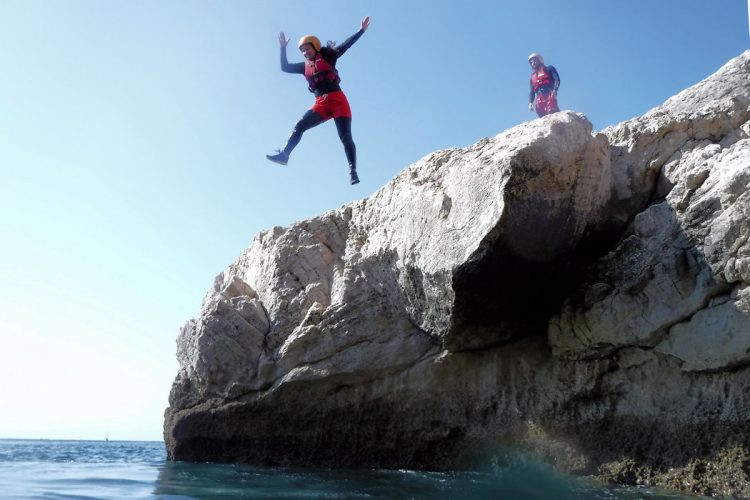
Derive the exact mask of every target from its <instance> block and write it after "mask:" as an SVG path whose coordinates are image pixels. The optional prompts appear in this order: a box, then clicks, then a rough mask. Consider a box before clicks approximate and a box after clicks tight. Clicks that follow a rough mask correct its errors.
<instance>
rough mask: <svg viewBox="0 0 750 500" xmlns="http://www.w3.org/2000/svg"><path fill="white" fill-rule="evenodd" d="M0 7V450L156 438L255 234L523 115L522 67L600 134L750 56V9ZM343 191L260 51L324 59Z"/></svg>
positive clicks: (64, 0) (326, 153) (617, 5)
mask: <svg viewBox="0 0 750 500" xmlns="http://www.w3.org/2000/svg"><path fill="white" fill-rule="evenodd" d="M531 5H532V2H527V1H521V0H518V1H492V2H491V1H487V0H485V1H478V0H464V1H462V2H455V1H440V0H438V1H431V2H429V3H427V2H417V1H407V0H400V1H394V0H377V1H366V0H363V1H352V0H329V1H327V2H325V3H324V4H323V3H318V4H315V3H311V2H309V1H306V2H303V1H296V0H295V1H250V0H247V1H228V0H216V1H210V2H209V1H200V2H199V1H183V0H179V1H178V0H174V1H168V0H149V1H146V0H128V1H116V0H102V1H99V0H86V1H84V0H46V1H35V0H4V1H3V2H0V20H2V25H3V26H2V29H0V64H1V65H2V66H1V67H2V68H3V71H2V73H3V76H2V78H0V173H2V177H1V178H0V234H2V244H1V245H0V262H1V263H2V264H1V265H0V345H2V351H1V352H2V362H0V405H2V406H1V407H2V411H0V438H2V437H6V438H8V437H14V438H15V437H18V438H21V437H22V438H59V439H75V438H81V439H101V438H103V437H104V436H105V434H106V433H108V434H109V436H110V438H111V439H160V438H161V425H162V414H163V410H164V408H165V407H166V405H167V396H168V393H169V388H170V384H171V381H172V379H173V377H174V375H175V374H176V372H177V362H176V360H175V339H176V336H177V334H178V331H179V328H180V326H181V325H182V324H183V323H184V321H185V320H187V319H188V318H189V317H192V316H194V315H196V314H197V313H198V311H199V307H200V302H201V299H202V297H203V295H204V294H205V292H206V291H207V290H208V288H209V287H210V286H211V284H212V280H213V278H214V276H215V275H216V274H218V273H219V272H220V271H222V270H223V269H224V267H225V266H226V265H228V264H229V263H230V262H231V261H232V260H234V258H235V257H236V256H237V255H239V253H240V252H241V251H242V250H243V249H244V248H245V247H246V246H247V245H248V244H249V243H250V241H251V240H252V238H253V236H254V235H255V234H256V233H258V232H259V231H261V230H263V229H266V228H270V227H273V226H276V225H282V226H283V225H287V224H289V223H291V222H293V221H295V220H301V219H305V218H308V217H311V216H314V215H316V214H318V213H320V212H323V211H325V210H329V209H332V208H336V207H339V206H341V205H342V204H345V203H348V202H350V201H353V200H356V199H361V198H364V197H367V196H369V195H370V194H372V193H373V192H374V191H376V190H377V189H378V188H379V187H380V186H382V185H383V184H385V183H386V182H388V181H389V180H390V179H391V178H392V177H393V176H394V175H395V174H396V173H397V172H399V171H400V170H402V169H403V168H404V167H406V166H408V165H409V164H410V163H412V162H414V161H416V160H418V159H419V158H421V157H422V156H424V155H426V154H428V153H430V152H432V151H434V150H438V149H443V148H448V147H461V146H466V145H468V144H471V143H474V142H476V141H477V140H479V139H480V138H482V137H485V136H494V135H496V134H498V133H500V132H502V131H503V130H505V129H507V128H509V127H512V126H514V125H517V124H519V123H521V122H523V121H526V120H530V119H533V118H534V117H535V115H533V114H532V113H530V112H529V111H528V108H527V96H528V76H529V68H528V64H527V62H526V57H527V56H528V54H529V53H530V52H533V51H537V52H541V53H542V54H543V55H544V56H545V60H546V62H547V63H548V64H553V65H554V66H555V67H556V68H557V69H558V71H559V73H560V76H561V80H562V85H561V87H560V93H559V101H560V106H561V108H563V109H573V110H575V111H579V112H582V113H585V114H586V115H587V116H588V117H589V119H590V120H591V121H592V123H593V125H594V129H595V130H601V129H603V128H605V127H606V126H608V125H612V124H616V123H619V122H620V121H623V120H626V119H629V118H631V117H634V116H637V115H640V114H642V113H644V112H645V111H647V110H649V109H650V108H652V107H654V106H657V105H659V104H661V103H662V102H663V101H664V100H666V99H667V98H669V97H670V96H672V95H674V94H675V93H677V92H678V91H680V90H682V89H683V88H685V87H688V86H690V85H692V84H695V83H697V82H698V81H700V80H702V79H703V78H705V77H707V76H709V75H710V74H711V73H713V72H714V71H716V70H717V69H718V68H719V67H721V66H722V65H723V64H724V63H725V62H726V61H727V60H729V59H730V58H732V57H735V56H737V55H739V54H740V53H741V52H742V51H744V50H746V49H747V48H748V13H747V3H746V2H745V0H717V1H715V2H705V1H697V0H695V1H693V0H680V1H678V0H662V1H653V0H650V1H645V0H631V1H627V2H624V1H607V0H567V1H564V2H563V1H559V2H553V1H549V0H537V1H536V2H533V7H532V6H531ZM365 15H369V16H371V20H372V23H371V26H370V29H369V30H368V32H367V33H366V34H365V35H364V36H363V37H362V38H361V39H360V40H359V41H358V42H357V43H356V44H355V45H354V46H353V47H352V49H350V51H349V52H347V53H346V54H345V55H344V56H343V57H342V58H341V59H340V61H339V64H338V69H339V71H340V74H341V77H342V84H341V85H342V88H343V89H344V91H345V92H346V93H347V96H348V97H349V101H350V103H351V106H352V109H353V112H354V120H353V125H352V128H353V135H354V140H355V142H356V144H357V148H358V157H359V171H360V178H361V179H362V183H361V184H359V185H357V186H354V187H352V186H349V184H348V172H347V167H346V162H345V157H344V153H343V149H342V147H341V144H340V142H339V140H338V137H337V136H336V132H335V127H334V126H333V124H332V123H326V124H323V125H321V126H320V127H318V128H316V129H313V130H311V131H309V132H308V133H307V134H306V135H305V136H304V137H303V139H302V142H301V143H300V145H299V146H298V148H297V149H296V150H295V152H294V154H293V155H292V158H291V161H290V163H289V165H288V166H287V167H280V166H277V165H275V164H272V163H269V162H267V161H266V160H265V158H264V155H265V154H266V153H269V152H272V151H273V150H274V149H276V148H279V147H281V146H282V145H283V143H284V142H285V140H286V137H287V136H288V134H289V132H290V130H291V127H292V125H293V124H294V123H295V121H296V120H297V119H298V118H299V117H300V116H301V115H302V113H304V111H305V110H306V109H307V108H309V106H310V105H311V102H312V99H311V94H309V92H308V91H307V89H306V84H305V82H304V80H303V78H302V77H301V76H299V75H289V74H285V73H282V72H281V71H280V70H279V62H278V50H279V49H278V40H277V36H278V32H279V31H282V30H283V31H285V32H286V33H287V35H288V36H289V37H290V38H291V39H292V40H293V43H292V44H290V47H289V59H290V61H299V60H301V57H300V56H299V55H298V53H297V51H296V49H295V45H296V43H294V42H295V41H296V40H297V39H298V38H299V37H300V36H301V35H303V34H307V33H313V34H317V35H318V36H319V37H320V38H321V39H323V40H329V39H331V40H335V41H338V42H341V41H343V40H344V39H345V38H346V37H348V36H349V35H351V34H353V33H354V32H355V31H356V30H357V29H358V28H359V24H360V20H361V19H362V17H364V16H365Z"/></svg>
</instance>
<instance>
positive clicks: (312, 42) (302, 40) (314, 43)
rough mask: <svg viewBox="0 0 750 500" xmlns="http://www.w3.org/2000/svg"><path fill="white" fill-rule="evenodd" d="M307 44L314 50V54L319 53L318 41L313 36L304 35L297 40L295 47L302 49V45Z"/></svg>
mask: <svg viewBox="0 0 750 500" xmlns="http://www.w3.org/2000/svg"><path fill="white" fill-rule="evenodd" d="M306 43H309V44H310V45H312V46H313V48H314V49H315V52H320V40H318V37H317V36H315V35H305V36H303V37H302V38H300V39H299V43H297V47H302V46H303V45H304V44H306Z"/></svg>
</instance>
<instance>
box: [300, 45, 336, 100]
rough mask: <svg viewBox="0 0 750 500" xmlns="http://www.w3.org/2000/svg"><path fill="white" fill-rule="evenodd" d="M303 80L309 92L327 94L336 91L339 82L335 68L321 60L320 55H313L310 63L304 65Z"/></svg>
mask: <svg viewBox="0 0 750 500" xmlns="http://www.w3.org/2000/svg"><path fill="white" fill-rule="evenodd" d="M305 78H306V79H307V85H308V88H309V89H310V92H316V91H317V92H324V93H325V92H328V91H329V88H330V90H338V84H339V82H340V81H341V78H339V73H338V71H336V68H334V67H333V65H331V63H329V62H328V61H326V60H325V59H323V56H321V55H320V53H317V54H315V58H314V59H313V60H312V61H307V62H306V63H305Z"/></svg>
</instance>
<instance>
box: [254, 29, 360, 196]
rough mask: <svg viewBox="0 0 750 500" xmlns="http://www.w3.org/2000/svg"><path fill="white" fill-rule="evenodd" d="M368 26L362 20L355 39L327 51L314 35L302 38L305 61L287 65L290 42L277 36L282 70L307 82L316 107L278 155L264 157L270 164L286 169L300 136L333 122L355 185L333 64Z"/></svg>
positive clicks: (348, 122) (345, 109)
mask: <svg viewBox="0 0 750 500" xmlns="http://www.w3.org/2000/svg"><path fill="white" fill-rule="evenodd" d="M369 26H370V17H369V16H368V17H365V18H364V19H362V26H361V28H360V29H359V31H357V32H356V33H355V34H354V35H352V36H351V37H349V38H347V39H346V41H344V42H343V43H342V44H341V45H338V46H336V45H335V44H334V43H333V42H328V44H327V46H326V47H321V45H320V40H319V39H318V38H317V37H316V36H313V35H305V36H303V37H302V38H300V40H299V43H298V47H299V50H300V52H302V55H303V56H304V58H305V59H306V61H305V62H303V63H293V64H290V63H289V62H288V61H287V58H286V46H287V44H288V43H289V39H288V38H287V37H286V36H285V35H284V32H283V31H282V32H281V33H279V45H280V46H281V70H282V71H284V72H286V73H300V74H303V75H305V78H306V79H307V84H308V89H309V90H310V92H312V93H313V94H315V103H314V104H313V106H312V108H310V109H309V110H308V111H307V112H306V113H305V114H304V115H302V118H301V119H300V120H299V121H298V122H297V124H296V125H295V126H294V129H293V130H292V134H291V135H290V136H289V139H288V140H287V143H286V146H284V149H281V150H279V152H278V153H277V154H274V155H266V158H268V159H269V160H271V161H273V162H276V163H279V164H281V165H286V164H287V162H288V161H289V155H290V154H291V152H292V150H293V149H294V148H295V147H296V146H297V144H299V141H300V139H302V134H304V133H305V131H306V130H309V129H311V128H313V127H315V126H316V125H320V124H321V123H323V122H324V121H326V120H328V119H330V118H333V121H334V122H335V123H336V130H337V131H338V134H339V138H340V139H341V142H342V143H343V144H344V152H345V153H346V159H347V161H348V162H349V181H350V183H351V184H357V183H358V182H359V177H358V176H357V150H356V148H355V146H354V141H353V140H352V111H351V109H350V108H349V102H348V101H347V99H346V96H345V95H344V93H343V92H342V91H341V87H339V82H340V81H341V78H339V72H338V71H337V70H336V61H337V60H338V58H339V57H341V56H342V55H344V52H346V51H347V50H348V49H349V47H351V46H352V45H353V44H354V42H356V41H357V40H359V37H361V36H362V35H363V34H364V32H365V31H367V28H368V27H369Z"/></svg>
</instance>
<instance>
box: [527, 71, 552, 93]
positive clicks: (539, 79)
mask: <svg viewBox="0 0 750 500" xmlns="http://www.w3.org/2000/svg"><path fill="white" fill-rule="evenodd" d="M551 86H552V74H551V73H550V72H549V71H547V66H542V67H541V68H540V69H539V71H535V72H533V73H532V74H531V88H532V90H533V91H534V92H537V91H538V90H539V89H540V88H542V87H551Z"/></svg>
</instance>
